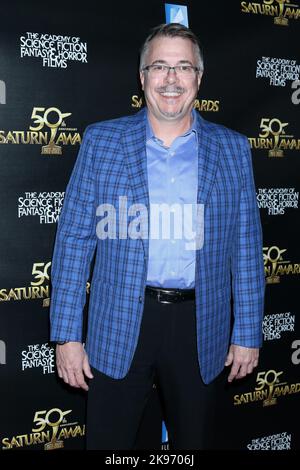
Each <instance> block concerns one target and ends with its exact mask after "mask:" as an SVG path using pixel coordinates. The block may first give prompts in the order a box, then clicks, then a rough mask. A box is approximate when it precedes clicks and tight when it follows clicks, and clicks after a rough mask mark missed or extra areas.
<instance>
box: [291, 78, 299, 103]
mask: <svg viewBox="0 0 300 470" xmlns="http://www.w3.org/2000/svg"><path fill="white" fill-rule="evenodd" d="M292 90H295V91H294V92H293V93H292V98H291V99H292V103H293V104H299V103H300V80H294V81H293V83H292Z"/></svg>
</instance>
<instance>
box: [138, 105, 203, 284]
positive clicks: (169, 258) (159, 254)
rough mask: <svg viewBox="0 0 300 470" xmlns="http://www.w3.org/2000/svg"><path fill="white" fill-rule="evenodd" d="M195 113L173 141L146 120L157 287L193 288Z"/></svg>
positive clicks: (151, 276)
mask: <svg viewBox="0 0 300 470" xmlns="http://www.w3.org/2000/svg"><path fill="white" fill-rule="evenodd" d="M194 113H195V112H194V111H193V123H192V126H191V128H190V129H189V130H188V131H187V132H185V133H184V134H183V135H181V136H179V137H177V138H176V139H175V140H174V141H173V142H172V145H171V146H170V147H166V146H164V144H163V142H162V140H160V139H158V138H157V137H155V135H154V134H153V131H152V128H151V124H150V122H149V119H148V120H147V130H146V132H147V133H146V154H147V170H148V187H149V202H150V227H149V263H148V273H147V285H151V286H155V287H162V288H168V287H171V288H180V289H192V288H193V287H194V286H195V266H196V252H195V250H191V249H186V246H187V242H189V241H191V231H194V230H195V229H196V203H197V189H198V136H197V130H196V127H195V114H194ZM160 204H166V206H165V207H166V208H169V210H171V212H170V223H168V217H165V216H164V217H163V216H162V215H161V214H162V212H163V211H159V210H158V207H159V206H158V205H160ZM174 204H175V205H176V206H173V205H174ZM186 204H187V206H185V205H186ZM191 204H192V206H191ZM172 206H173V207H172ZM160 207H162V206H160ZM172 208H173V210H175V212H172ZM167 212H168V210H167ZM159 213H160V216H159ZM180 214H181V216H180ZM168 229H169V230H168Z"/></svg>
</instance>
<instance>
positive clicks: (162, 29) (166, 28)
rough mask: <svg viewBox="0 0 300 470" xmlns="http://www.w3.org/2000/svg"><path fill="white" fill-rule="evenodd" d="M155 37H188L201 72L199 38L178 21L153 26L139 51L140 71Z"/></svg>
mask: <svg viewBox="0 0 300 470" xmlns="http://www.w3.org/2000/svg"><path fill="white" fill-rule="evenodd" d="M157 37H169V38H177V37H178V38H183V39H189V40H190V41H191V42H192V43H193V45H194V51H195V55H196V57H197V67H199V70H200V71H201V72H203V70H204V63H203V52H202V49H201V46H200V42H199V39H198V38H197V36H196V35H195V34H194V33H193V31H192V30H191V29H189V28H186V27H185V26H183V25H182V24H180V23H168V24H165V23H164V24H160V25H159V26H156V27H155V28H153V29H152V30H151V32H150V34H149V36H148V37H147V38H146V40H145V42H144V44H143V45H142V47H141V51H140V71H142V69H143V68H144V67H145V65H146V64H145V57H146V55H147V53H148V51H149V46H150V43H151V41H152V40H153V39H154V38H157Z"/></svg>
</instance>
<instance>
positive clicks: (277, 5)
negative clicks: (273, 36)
mask: <svg viewBox="0 0 300 470" xmlns="http://www.w3.org/2000/svg"><path fill="white" fill-rule="evenodd" d="M241 11H242V13H252V14H254V15H265V16H272V17H273V18H274V24H276V25H279V26H288V25H289V20H298V18H299V17H300V9H299V7H298V4H297V3H296V2H295V1H293V2H292V1H291V0H263V2H261V1H260V3H259V2H255V3H254V2H241Z"/></svg>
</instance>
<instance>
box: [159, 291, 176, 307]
mask: <svg viewBox="0 0 300 470" xmlns="http://www.w3.org/2000/svg"><path fill="white" fill-rule="evenodd" d="M157 300H158V302H160V303H161V304H171V303H172V302H169V301H168V300H160V292H158V293H157Z"/></svg>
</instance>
